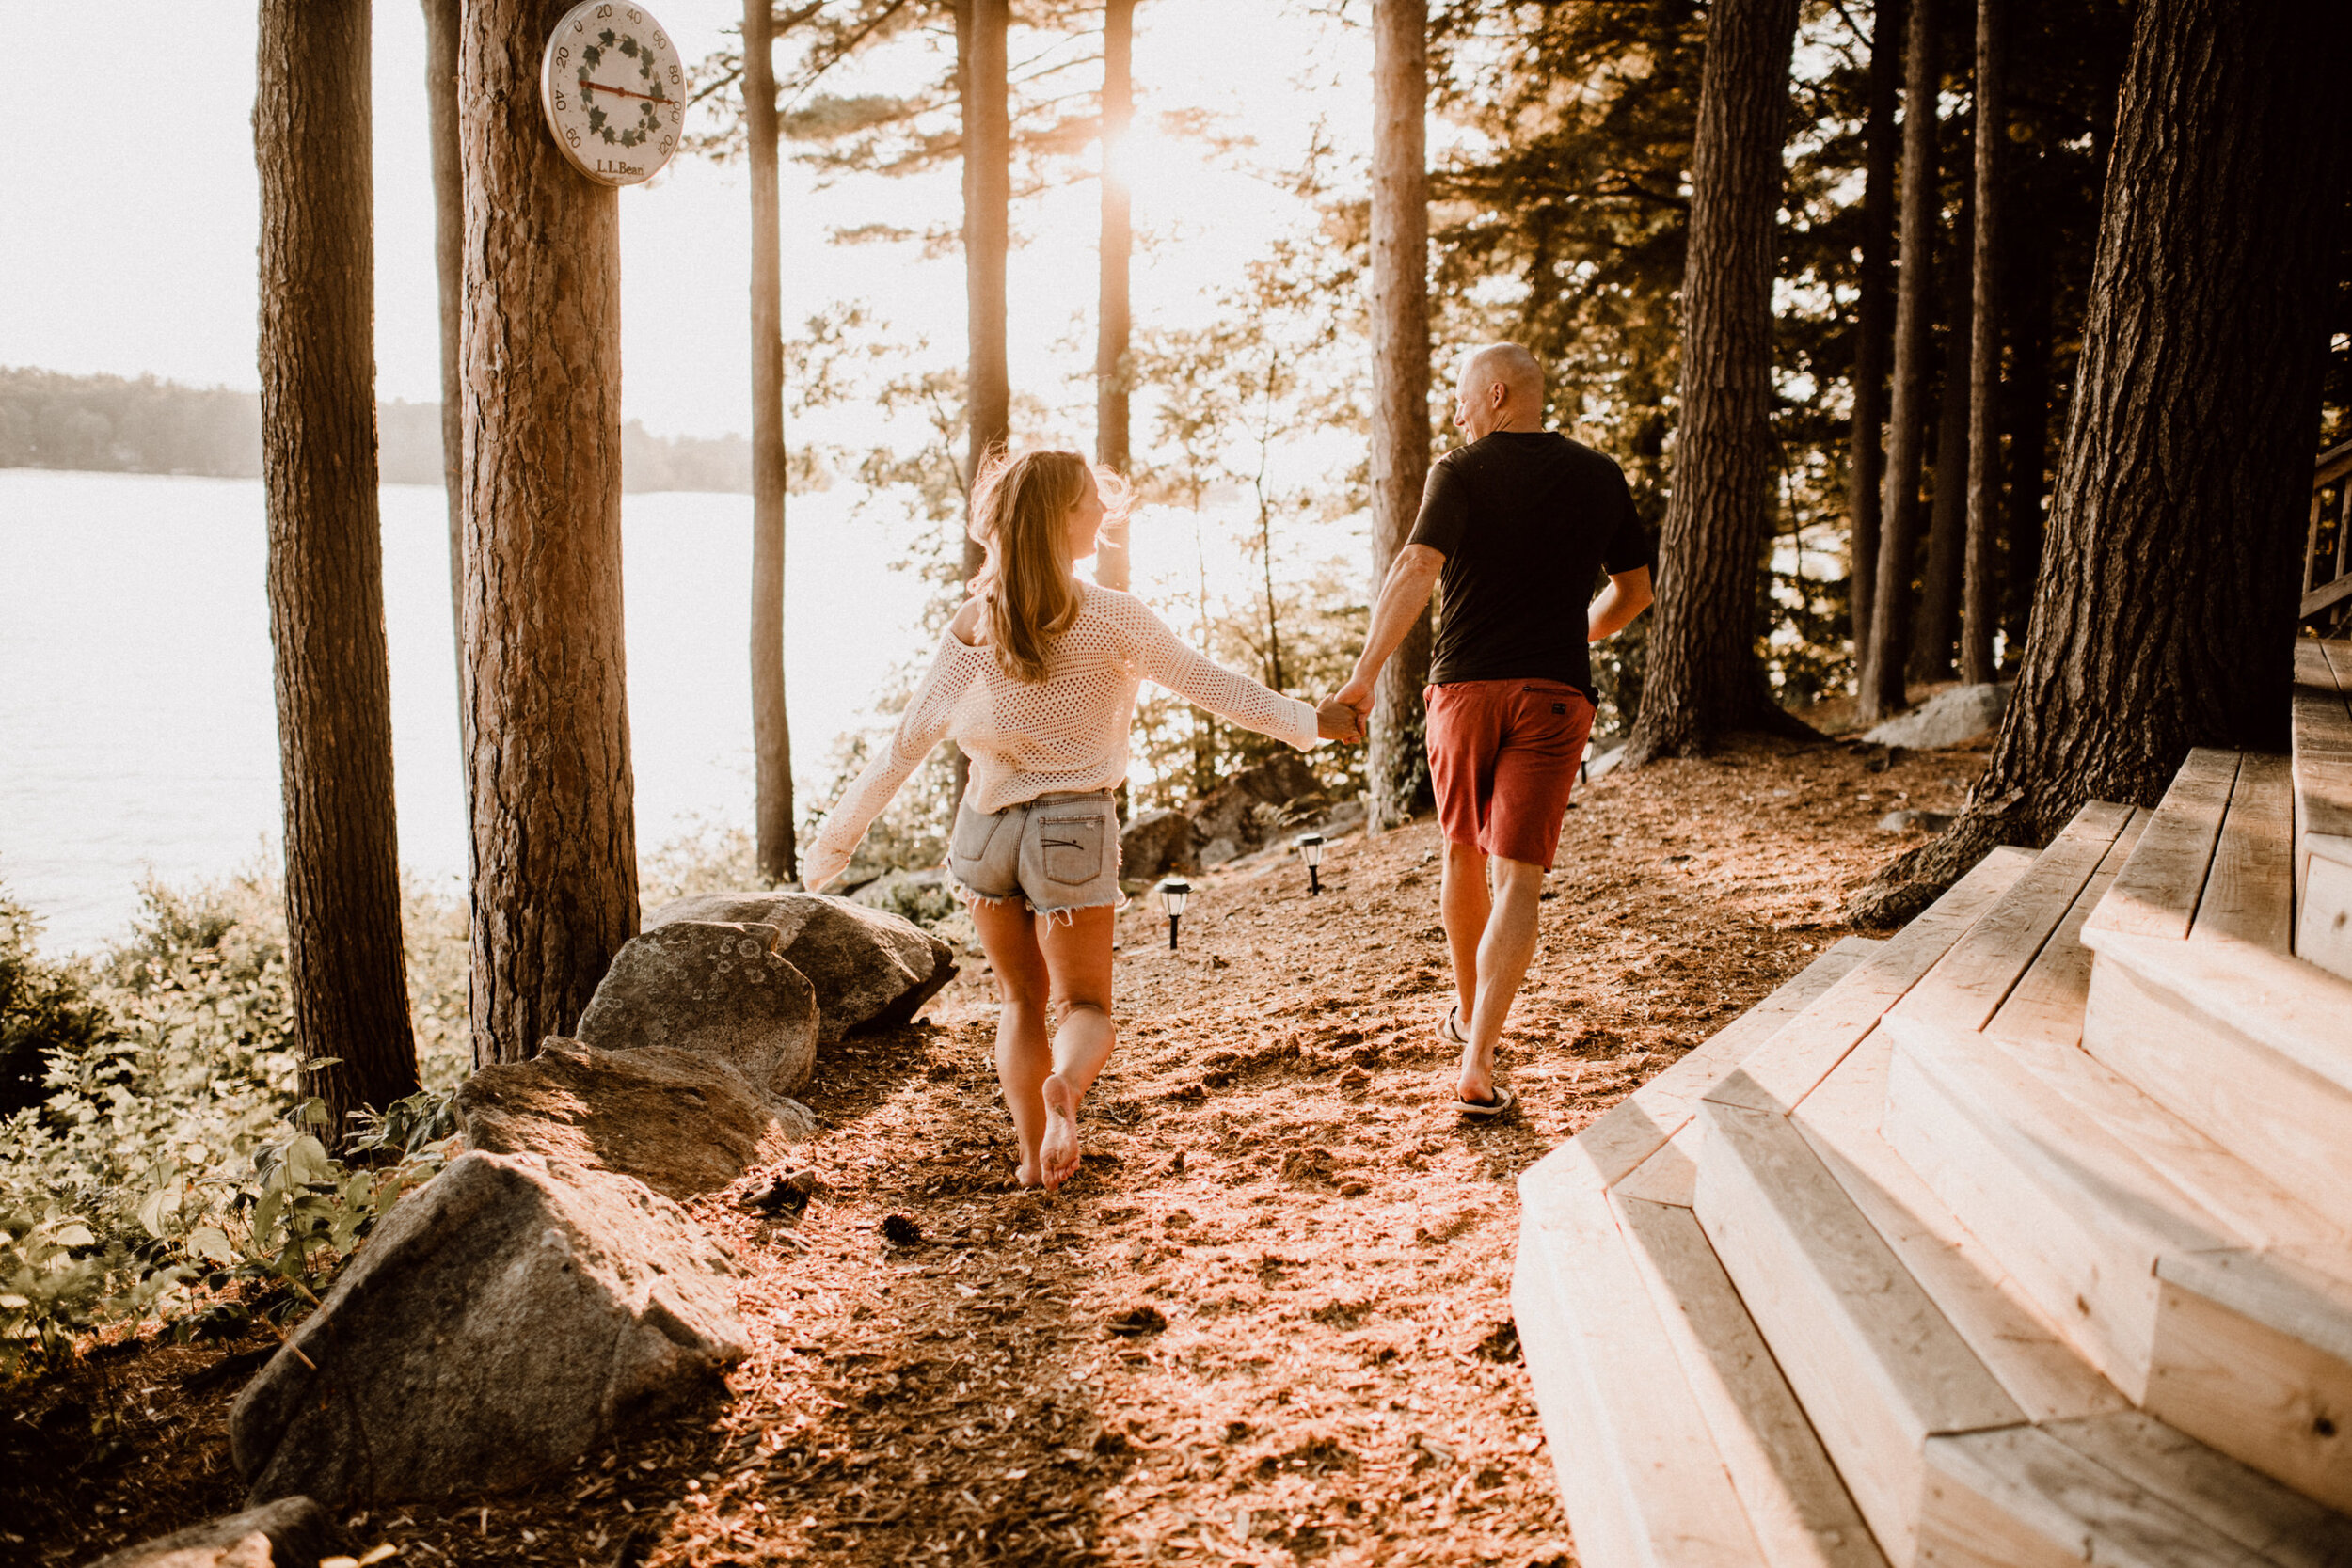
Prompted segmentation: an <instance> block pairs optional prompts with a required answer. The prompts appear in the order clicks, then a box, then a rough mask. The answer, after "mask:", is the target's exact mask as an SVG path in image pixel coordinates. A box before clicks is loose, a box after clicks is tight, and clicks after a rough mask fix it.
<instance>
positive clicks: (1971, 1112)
mask: <svg viewBox="0 0 2352 1568" xmlns="http://www.w3.org/2000/svg"><path fill="white" fill-rule="evenodd" d="M1886 1030H1887V1032H1888V1033H1889V1034H1890V1035H1891V1036H1892V1037H1893V1038H1894V1040H1895V1042H1896V1050H1895V1054H1894V1064H1893V1070H1892V1073H1891V1075H1890V1077H1889V1080H1888V1086H1887V1099H1886V1111H1885V1121H1884V1128H1885V1138H1886V1141H1887V1143H1888V1144H1890V1145H1891V1146H1893V1148H1895V1150H1896V1152H1898V1153H1899V1154H1900V1155H1901V1156H1902V1158H1903V1160H1904V1162H1905V1163H1906V1164H1909V1165H1910V1166H1911V1168H1912V1169H1913V1170H1915V1172H1917V1173H1918V1175H1919V1176H1920V1178H1921V1179H1922V1180H1924V1181H1925V1182H1926V1184H1927V1185H1928V1187H1929V1188H1930V1189H1931V1190H1932V1191H1933V1192H1934V1193H1935V1195H1936V1196H1937V1197H1938V1198H1939V1199H1941V1200H1942V1201H1943V1202H1944V1203H1946V1204H1947V1205H1949V1207H1950V1209H1951V1210H1952V1212H1954V1213H1955V1214H1956V1215H1957V1216H1958V1218H1959V1220H1960V1222H1961V1223H1962V1224H1963V1226H1965V1227H1967V1228H1968V1230H1969V1231H1970V1232H1971V1233H1972V1234H1973V1235H1975V1236H1976V1237H1977V1238H1979V1240H1980V1241H1981V1242H1982V1243H1984V1244H1985V1245H1986V1246H1987V1247H1988V1248H1989V1249H1990V1250H1991V1251H1992V1252H1993V1254H1994V1256H1995V1257H1997V1258H1998V1259H1999V1260H2000V1263H2001V1265H2002V1267H2003V1269H2004V1270H2005V1271H2006V1273H2007V1275H2008V1276H2009V1277H2010V1278H2011V1279H2014V1280H2015V1281H2017V1282H2018V1284H2019V1285H2020V1286H2021V1287H2022V1288H2023V1289H2024V1290H2025V1291H2026V1293H2027V1294H2028V1295H2029V1296H2030V1297H2031V1298H2032V1299H2033V1301H2034V1303H2035V1304H2036V1305H2037V1306H2038V1307H2040V1308H2041V1310H2042V1313H2043V1314H2044V1316H2045V1317H2046V1318H2047V1319H2048V1320H2049V1321H2050V1322H2052V1323H2058V1325H2060V1327H2061V1329H2062V1331H2063V1332H2064V1333H2065V1335H2066V1337H2067V1338H2068V1340H2069V1341H2070V1342H2071V1343H2072V1344H2073V1345H2074V1347H2075V1348H2076V1349H2078V1350H2079V1351H2080V1352H2081V1353H2082V1354H2083V1355H2084V1356H2085V1357H2086V1358H2087V1359H2088V1360H2089V1361H2090V1363H2091V1364H2092V1365H2093V1366H2095V1367H2097V1368H2098V1369H2099V1370H2101V1371H2102V1372H2104V1373H2105V1374H2106V1376H2107V1377H2108V1378H2109V1379H2110V1380H2112V1381H2113V1382H2114V1383H2115V1385H2116V1386H2118V1387H2120V1388H2121V1389H2122V1391H2123V1392H2124V1393H2125V1394H2127V1395H2129V1396H2130V1397H2131V1399H2132V1400H2133V1402H2136V1403H2137V1404H2139V1405H2141V1406H2142V1407H2143V1408H2145V1409H2146V1410H2148V1411H2149V1412H2150V1413H2152V1414H2153V1415H2156V1416H2159V1417H2162V1418H2164V1419H2165V1420H2167V1421H2169V1422H2170V1423H2171V1424H2172V1425H2173V1426H2175V1427H2177V1428H2179V1429H2180V1430H2181V1431H2183V1432H2185V1433H2188V1434H2190V1435H2191V1436H2194V1437H2197V1438H2200V1439H2201V1440H2202V1441H2204V1442H2205V1443H2207V1444H2209V1445H2210V1446H2212V1447H2213V1448H2215V1449H2218V1450H2219V1451H2221V1452H2223V1453H2226V1454H2229V1455H2230V1456H2232V1457H2233V1458H2235V1459H2238V1460H2241V1461H2243V1462H2245V1463H2246V1464H2248V1465H2251V1466H2253V1467H2254V1468H2255V1469H2258V1470H2261V1471H2262V1472H2264V1473H2265V1474H2266V1475H2270V1476H2273V1477H2276V1478H2278V1479H2279V1480H2280V1481H2284V1482H2285V1483H2286V1484H2288V1485H2290V1486H2293V1487H2295V1488H2296V1489H2297V1490H2298V1491H2301V1492H2304V1493H2305V1494H2307V1495H2309V1496H2312V1497H2316V1498H2318V1499H2319V1500H2321V1501H2323V1502H2325V1503H2328V1505H2329V1506H2331V1507H2337V1508H2344V1507H2352V1430H2344V1431H2340V1430H2339V1429H2340V1428H2343V1429H2352V1355H2347V1354H2345V1353H2347V1352H2352V1287H2347V1286H2345V1285H2343V1284H2341V1283H2334V1282H2329V1281H2327V1280H2325V1279H2324V1278H2323V1277H2321V1276H2318V1275H2314V1274H2312V1273H2311V1272H2308V1271H2304V1270H2298V1269H2293V1268H2290V1267H2285V1266H2282V1265H2281V1263H2280V1260H2279V1259H2276V1258H2274V1257H2272V1256H2270V1255H2267V1254H2265V1253H2264V1252H2262V1251H2260V1250H2258V1243H2257V1241H2256V1240H2255V1239H2254V1238H2251V1237H2249V1235H2247V1234H2246V1233H2245V1232H2244V1231H2241V1230H2240V1229H2239V1228H2238V1227H2235V1226H2233V1225H2232V1224H2230V1223H2229V1222H2228V1221H2227V1220H2226V1219H2224V1218H2223V1217H2222V1216H2221V1215H2220V1214H2217V1213H2216V1212H2213V1211H2212V1210H2209V1209H2207V1208H2206V1207H2205V1206H2204V1205H2202V1204H2201V1203H2200V1202H2198V1201H2197V1200H2196V1199H2195V1198H2193V1197H2191V1196H2189V1195H2188V1194H2187V1193H2185V1192H2184V1191H2183V1190H2182V1189H2181V1188H2179V1187H2178V1186H2175V1185H2174V1184H2173V1183H2172V1182H2171V1181H2169V1180H2167V1178H2166V1177H2165V1175H2164V1174H2163V1173H2162V1172H2161V1171H2159V1170H2158V1169H2157V1168H2156V1167H2155V1166H2154V1165H2153V1164H2150V1163H2149V1162H2147V1161H2145V1160H2143V1159H2142V1158H2140V1156H2139V1154H2138V1153H2137V1151H2136V1150H2135V1148H2134V1147H2133V1144H2132V1142H2131V1141H2129V1138H2128V1134H2127V1132H2126V1130H2137V1131H2138V1132H2140V1134H2141V1135H2145V1132H2146V1129H2147V1127H2148V1124H2149V1123H2150V1122H2151V1121H2152V1120H2153V1118H2154V1117H2161V1116H2162V1115H2163V1113H2162V1112H2161V1111H2158V1110H2157V1109H2156V1108H2155V1107H2153V1105H2150V1104H2147V1103H2146V1102H2145V1101H2142V1100H2141V1098H2140V1097H2139V1096H2138V1094H2137V1091H2136V1090H2134V1089H2133V1088H2131V1086H2130V1085H2125V1084H2121V1083H2118V1082H2115V1081H2113V1080H2112V1079H2107V1078H2105V1077H2104V1075H2100V1074H2098V1072H2097V1065H2096V1064H2095V1063H2090V1061H2089V1059H2088V1058H2083V1060H2084V1062H2085V1064H2086V1068H2087V1069H2088V1070H2087V1071H2086V1072H2085V1073H2082V1074H2078V1075H2076V1081H2075V1083H2074V1085H2072V1087H2073V1090H2074V1092H2073V1093H2072V1094H2071V1095H2062V1094H2060V1093H2058V1091H2057V1090H2055V1089H2054V1088H2053V1087H2051V1086H2050V1085H2047V1084H2045V1083H2044V1082H2043V1081H2042V1079H2041V1077H2039V1076H2038V1075H2037V1074H2036V1073H2034V1072H2032V1071H2029V1070H2028V1069H2026V1068H2025V1067H2024V1066H2023V1065H2022V1064H2021V1063H2020V1062H2019V1061H2017V1060H2016V1059H2015V1058H2014V1057H2013V1056H2011V1055H2010V1053H2008V1052H2007V1051H2005V1050H2004V1049H2003V1048H2002V1047H2000V1046H1998V1045H1996V1044H1994V1042H1993V1041H1991V1040H1989V1039H1987V1038H1985V1037H1982V1036H1980V1035H1974V1034H1970V1033H1967V1032H1965V1031H1962V1030H1955V1029H1947V1028H1944V1027H1941V1026H1938V1025H1936V1024H1932V1023H1929V1022H1925V1021H1922V1020H1917V1019H1903V1018H1892V1017H1890V1018H1889V1019H1888V1021H1887V1023H1886ZM2051 1054H2052V1055H2053V1056H2055V1055H2057V1054H2058V1053H2051ZM2075 1054H2076V1055H2077V1056H2079V1055H2080V1053H2075ZM2101 1083H2106V1084H2108V1085H2111V1092H2112V1094H2113V1097H2114V1099H2115V1100H2116V1101H2118V1103H2117V1104H2115V1105H2114V1107H2113V1108H2112V1110H2111V1111H2110V1110H2108V1109H2107V1108H2106V1107H2104V1106H2098V1105H2097V1099H2098V1091H2097V1085H2099V1084H2101ZM2084 1101H2092V1102H2093V1106H2094V1108H2093V1109H2090V1110H2088V1111H2087V1110H2086V1108H2085V1104H2084ZM2195 1137H2196V1134H2195V1132H2194V1131H2193V1130H2192V1129H2188V1128H2185V1127H2184V1128H2181V1129H2179V1130H2178V1131H2177V1132H2170V1133H2168V1134H2167V1135H2166V1136H2165V1139H2164V1141H2166V1142H2168V1143H2170V1144H2172V1145H2175V1146H2178V1145H2183V1144H2187V1143H2190V1142H2193V1141H2194V1139H2195ZM2204 1174H2205V1179H2206V1180H2207V1181H2208V1183H2209V1184H2212V1185H2224V1184H2227V1183H2226V1182H2225V1181H2224V1180H2223V1178H2224V1175H2225V1174H2226V1173H2224V1172H2223V1171H2222V1170H2221V1168H2220V1162H2219V1161H2218V1160H2212V1161H2208V1162H2206V1170H2205V1173H2204ZM2235 1185H2236V1186H2237V1187H2239V1188H2240V1189H2241V1192H2240V1194H2239V1195H2238V1196H2236V1197H2235V1199H2234V1201H2233V1205H2232V1207H2233V1208H2234V1209H2235V1210H2236V1211H2237V1212H2245V1213H2249V1214H2256V1215H2260V1216H2262V1217H2263V1219H2264V1221H2265V1229H2266V1230H2268V1231H2269V1233H2270V1235H2269V1237H2268V1238H2267V1239H2268V1240H2270V1241H2274V1242H2276V1243H2279V1244H2281V1245H2285V1246H2288V1247H2292V1248H2296V1249H2300V1250H2303V1251H2305V1252H2307V1253H2309V1254H2311V1255H2313V1256H2326V1255H2328V1254H2329V1253H2331V1252H2337V1251H2340V1250H2341V1249H2342V1243H2343V1240H2344V1238H2343V1234H2342V1232H2341V1231H2340V1230H2338V1229H2337V1228H2336V1227H2333V1226H2331V1225H2330V1224H2328V1222H2327V1221H2325V1220H2324V1219H2322V1218H2321V1217H2320V1216H2319V1215H2317V1214H2316V1213H2313V1212H2310V1211H2308V1210H2305V1209H2303V1207H2302V1206H2301V1205H2300V1204H2298V1203H2296V1201H2295V1200H2294V1199H2293V1198H2292V1197H2290V1196H2288V1195H2287V1194H2285V1193H2284V1192H2281V1191H2280V1190H2279V1189H2277V1188H2276V1187H2274V1186H2273V1185H2272V1184H2271V1183H2270V1182H2269V1181H2268V1180H2265V1179H2264V1178H2263V1177H2262V1176H2260V1175H2259V1174H2258V1173H2256V1172H2255V1171H2253V1170H2251V1169H2249V1168H2246V1167H2243V1166H2240V1167H2239V1170H2238V1172H2237V1180H2236V1182H2235ZM2347 1256H2352V1255H2347Z"/></svg>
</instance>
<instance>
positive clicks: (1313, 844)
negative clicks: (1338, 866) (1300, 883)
mask: <svg viewBox="0 0 2352 1568" xmlns="http://www.w3.org/2000/svg"><path fill="white" fill-rule="evenodd" d="M1293 842H1294V843H1295V844H1296V845H1297V846H1298V858H1299V859H1300V860H1303V861H1305V862H1306V863H1307V892H1308V893H1309V894H1310V895H1313V894H1318V893H1321V892H1322V891H1323V873H1322V872H1321V871H1320V870H1319V869H1317V868H1318V867H1320V866H1321V865H1322V864H1323V835H1322V834H1321V833H1301V834H1299V835H1298V837H1297V838H1296V839H1295V840H1294V841H1293Z"/></svg>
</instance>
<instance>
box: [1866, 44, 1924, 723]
mask: <svg viewBox="0 0 2352 1568" xmlns="http://www.w3.org/2000/svg"><path fill="white" fill-rule="evenodd" d="M1908 23H1909V26H1908V31H1909V34H1910V37H1909V39H1908V40H1906V43H1905V46H1904V51H1903V177H1902V180H1903V183H1902V271H1901V273H1900V275H1899V280H1898V283H1897V287H1896V293H1895V392H1894V398H1893V400H1892V406H1891V407H1890V409H1889V411H1888V420H1887V423H1888V427H1889V428H1888V433H1887V441H1886V480H1885V484H1884V488H1883V496H1882V498H1881V500H1880V502H1879V507H1880V516H1881V519H1882V520H1881V523H1880V525H1879V559H1878V586H1877V587H1876V588H1875V589H1874V590H1873V591H1872V592H1871V595H1870V641H1868V643H1867V644H1866V645H1865V647H1864V649H1863V655H1862V673H1861V679H1860V683H1859V688H1860V689H1859V690H1858V691H1857V692H1856V693H1855V711H1856V714H1857V716H1858V717H1859V718H1861V719H1862V720H1864V721H1867V722H1871V723H1875V722H1877V721H1879V720H1882V719H1885V718H1888V717H1890V716H1892V715H1893V714H1896V713H1898V712H1900V711H1901V709H1902V706H1903V700H1904V694H1903V658H1904V655H1905V654H1906V653H1907V652H1908V651H1909V649H1910V646H1911V620H1912V604H1911V574H1912V568H1913V564H1914V562H1913V556H1914V554H1915V548H1916V539H1917V534H1918V522H1919V470H1920V467H1921V465H1922V463H1923V461H1924V457H1925V454H1924V452H1923V451H1922V448H1923V447H1924V446H1925V444H1926V440H1927V390H1928V388H1927V369H1928V312H1929V310H1930V309H1931V301H1930V298H1929V293H1928V291H1929V286H1930V281H1931V280H1930V277H1929V271H1930V263H1929V254H1930V252H1931V250H1932V249H1933V248H1934V245H1935V239H1934V234H1935V142H1936V135H1935V130H1936V126H1935V115H1936V103H1935V101H1936V93H1937V89H1938V87H1939V86H1940V84H1941V81H1942V78H1941V76H1940V74H1939V72H1938V71H1937V69H1936V61H1935V25H1936V18H1935V0H1911V15H1910V17H1909V19H1908Z"/></svg>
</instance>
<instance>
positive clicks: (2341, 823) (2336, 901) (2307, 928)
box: [2293, 638, 2352, 979]
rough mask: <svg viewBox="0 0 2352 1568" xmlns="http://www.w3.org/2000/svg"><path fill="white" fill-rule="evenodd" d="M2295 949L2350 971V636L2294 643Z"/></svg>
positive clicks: (2334, 969)
mask: <svg viewBox="0 0 2352 1568" xmlns="http://www.w3.org/2000/svg"><path fill="white" fill-rule="evenodd" d="M2293 723H2294V731H2295V761H2294V772H2295V891H2296V927H2295V951H2296V956H2297V957H2299V958H2302V959H2304V960H2305V961H2306V962H2309V963H2314V964H2317V965H2318V966H2319V967H2320V968H2322V969H2325V970H2327V971H2328V973H2329V974H2336V975H2340V976H2342V977H2344V978H2345V979H2352V641H2328V642H2322V641H2315V640H2313V639H2310V638H2302V639H2298V640H2297V641H2296V644H2295V698H2294V718H2293Z"/></svg>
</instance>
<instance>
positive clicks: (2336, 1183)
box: [2083, 930, 2352, 1227]
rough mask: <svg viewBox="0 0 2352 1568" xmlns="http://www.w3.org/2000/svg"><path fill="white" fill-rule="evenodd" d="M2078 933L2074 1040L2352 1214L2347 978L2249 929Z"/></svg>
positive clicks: (2270, 1170)
mask: <svg viewBox="0 0 2352 1568" xmlns="http://www.w3.org/2000/svg"><path fill="white" fill-rule="evenodd" d="M2086 935H2087V939H2088V940H2089V941H2090V944H2091V946H2092V947H2093V948H2094V949H2095V950H2096V951H2097V953H2098V959H2097V961H2096V962H2095V963H2094V964H2093V965H2092V968H2091V974H2090V1007H2089V1009H2088V1011H2087V1012H2086V1014H2085V1016H2084V1026H2083V1046H2084V1049H2086V1050H2088V1051H2089V1052H2090V1053H2091V1054H2092V1055H2094V1056H2096V1057H2098V1058H2099V1059H2100V1060H2101V1061H2103V1062H2105V1063H2106V1065H2107V1066H2108V1067H2110V1068H2113V1069H2115V1070H2116V1071H2117V1072H2119V1073H2121V1074H2122V1076H2123V1077H2125V1078H2127V1079H2129V1080H2130V1081H2131V1082H2132V1083H2133V1084H2135V1085H2138V1087H2139V1088H2140V1089H2141V1091H2142V1092H2144V1093H2145V1094H2147V1095H2148V1097H2149V1098H2150V1099H2152V1100H2153V1101H2156V1103H2158V1104H2159V1105H2162V1106H2164V1107H2165V1108H2166V1109H2167V1110H2169V1111H2170V1112H2171V1113H2172V1114H2173V1115H2174V1116H2176V1117H2181V1118H2182V1119H2183V1120H2185V1121H2187V1122H2189V1123H2191V1124H2192V1125H2194V1126H2196V1127H2198V1128H2200V1129H2201V1130H2202V1131H2203V1132H2205V1134H2206V1135H2207V1136H2209V1137H2211V1138H2212V1139H2213V1140H2214V1142H2216V1143H2217V1144H2219V1145H2220V1146H2221V1147H2222V1148H2225V1149H2228V1150H2229V1151H2230V1152H2231V1153H2233V1154H2234V1155H2236V1156H2237V1157H2238V1158H2239V1159H2241V1160H2243V1161H2245V1162H2246V1163H2247V1164H2250V1165H2252V1166H2253V1167H2254V1168H2255V1169H2256V1170H2259V1171H2261V1172H2263V1173H2264V1174H2265V1175H2266V1176H2268V1177H2269V1178H2270V1179H2271V1180H2273V1181H2275V1182H2277V1183H2278V1184H2279V1185H2280V1186H2282V1187H2285V1188H2286V1189H2287V1190H2289V1191H2290V1192H2294V1193H2296V1194H2298V1195H2300V1196H2302V1197H2304V1198H2305V1199H2306V1200H2307V1201H2308V1202H2309V1203H2310V1204H2311V1206H2312V1208H2314V1209H2317V1210H2318V1211H2319V1212H2321V1213H2322V1214H2324V1215H2326V1216H2327V1217H2328V1219H2329V1220H2331V1221H2332V1222H2334V1223H2335V1224H2337V1225H2339V1226H2344V1227H2352V1025H2347V1022H2346V1021H2347V1020H2352V981H2346V980H2344V979H2340V978H2338V977H2337V976H2335V975H2333V974H2328V973H2327V972H2326V971H2324V970H2321V969H2318V968H2315V967H2313V966H2312V965H2311V964H2307V963H2304V962H2302V961H2301V960H2300V959H2296V958H2282V957H2280V955H2278V954H2275V953H2270V952H2266V951H2265V950H2264V949H2262V948H2259V947H2255V946H2251V945H2249V944H2248V943H2245V942H2220V941H2216V942H2148V941H2146V940H2145V939H2141V938H2136V937H2127V936H2122V935H2115V934H2103V933H2100V932H2098V931H2095V930H2094V931H2090V932H2088V933H2086Z"/></svg>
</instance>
